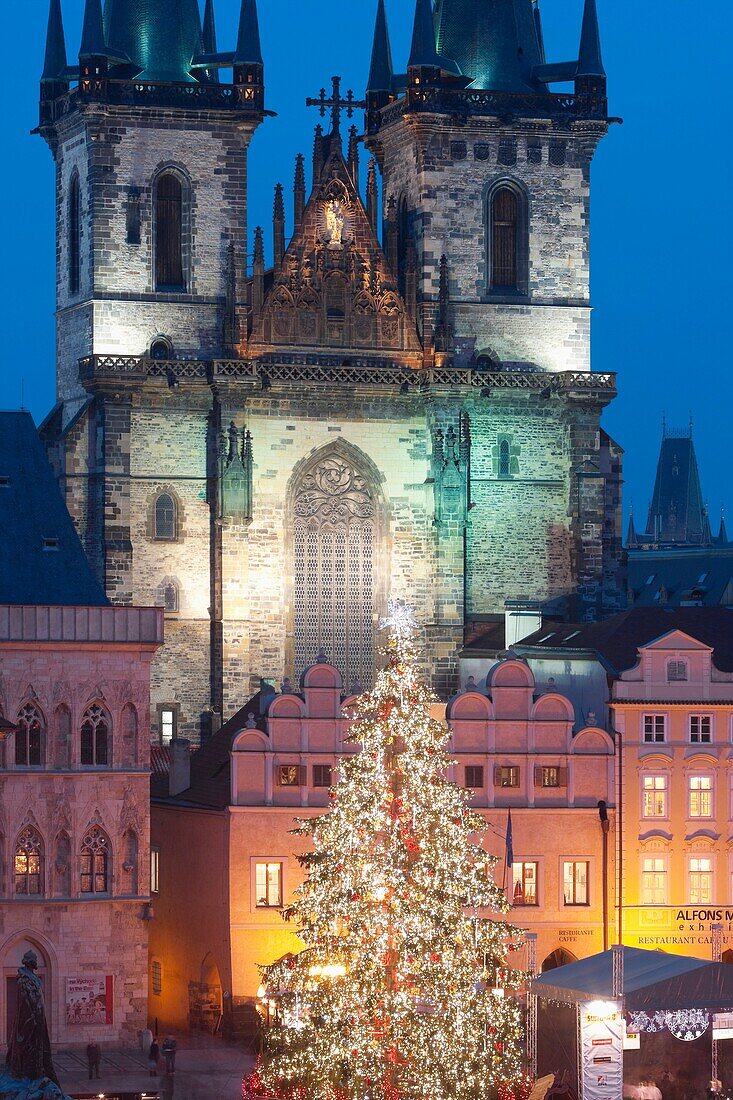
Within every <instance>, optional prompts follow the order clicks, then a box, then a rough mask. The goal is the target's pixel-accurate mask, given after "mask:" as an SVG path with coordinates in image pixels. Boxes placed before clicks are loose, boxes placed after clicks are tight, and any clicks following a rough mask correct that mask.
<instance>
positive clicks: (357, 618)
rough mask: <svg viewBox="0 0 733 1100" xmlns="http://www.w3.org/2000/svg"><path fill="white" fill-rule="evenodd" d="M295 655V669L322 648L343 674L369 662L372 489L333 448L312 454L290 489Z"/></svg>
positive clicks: (363, 676)
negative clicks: (314, 455)
mask: <svg viewBox="0 0 733 1100" xmlns="http://www.w3.org/2000/svg"><path fill="white" fill-rule="evenodd" d="M290 522H291V525H292V540H293V543H292V544H293V562H292V567H293V581H294V656H295V667H296V670H297V671H302V670H303V669H304V668H306V667H307V666H308V665H310V664H312V663H313V661H314V660H315V659H316V655H317V654H318V653H319V651H321V650H322V651H323V652H324V653H325V654H326V655H327V656H328V658H329V659H330V660H331V661H332V662H333V664H334V665H335V666H336V667H337V668H338V669H339V671H340V672H341V674H342V676H343V678H344V681H345V682H346V683H351V682H352V681H359V682H360V683H361V684H364V685H367V684H369V683H371V681H372V678H373V668H374V664H373V662H374V618H375V611H376V592H375V544H376V534H377V531H376V526H377V503H376V496H375V492H374V490H373V488H372V486H371V484H370V482H369V479H368V478H367V476H366V475H365V473H364V472H363V471H362V470H360V469H359V466H358V464H357V462H355V461H353V460H352V459H351V458H350V457H348V456H346V455H344V454H342V453H341V452H340V451H338V450H333V451H331V452H330V453H326V454H322V455H320V456H317V457H316V458H315V459H314V460H313V461H312V462H311V463H310V464H309V465H308V466H307V467H306V469H305V470H304V471H303V473H302V474H301V475H300V477H299V478H298V480H297V482H296V484H295V486H294V488H293V491H292V494H291V515H290Z"/></svg>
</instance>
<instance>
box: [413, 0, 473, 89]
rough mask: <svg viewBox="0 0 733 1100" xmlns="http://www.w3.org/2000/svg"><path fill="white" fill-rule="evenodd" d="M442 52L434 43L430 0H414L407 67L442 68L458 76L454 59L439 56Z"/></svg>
mask: <svg viewBox="0 0 733 1100" xmlns="http://www.w3.org/2000/svg"><path fill="white" fill-rule="evenodd" d="M442 52H443V51H438V49H437V48H436V45H435V25H434V23H433V5H432V0H415V21H414V23H413V25H412V45H411V47H410V59H409V61H408V62H407V67H408V68H413V67H414V68H417V67H419V66H422V67H425V68H429V69H443V70H444V71H445V72H449V73H453V74H454V75H455V76H460V75H461V70H460V68H459V67H458V65H457V64H456V62H455V60H454V59H453V58H452V57H451V56H450V55H449V54H448V55H446V56H441V54H442Z"/></svg>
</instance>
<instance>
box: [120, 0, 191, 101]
mask: <svg viewBox="0 0 733 1100" xmlns="http://www.w3.org/2000/svg"><path fill="white" fill-rule="evenodd" d="M104 29H105V37H106V41H107V45H108V46H109V47H111V48H112V49H113V50H114V51H115V52H117V53H120V54H121V55H122V56H127V57H129V58H130V60H131V62H132V63H133V65H134V68H135V70H139V76H140V78H141V79H142V80H156V81H167V80H170V81H176V82H182V83H193V81H194V79H195V78H194V77H193V76H192V75H191V62H192V60H193V58H194V57H195V56H196V55H197V54H199V53H200V51H201V44H202V42H201V16H200V14H199V7H198V0H152V2H151V0H106V3H105V6H104Z"/></svg>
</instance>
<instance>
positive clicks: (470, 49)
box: [435, 0, 545, 92]
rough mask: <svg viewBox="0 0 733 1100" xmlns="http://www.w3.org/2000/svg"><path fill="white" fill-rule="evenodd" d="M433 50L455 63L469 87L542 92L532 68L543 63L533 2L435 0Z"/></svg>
mask: <svg viewBox="0 0 733 1100" xmlns="http://www.w3.org/2000/svg"><path fill="white" fill-rule="evenodd" d="M435 29H436V44H437V50H438V53H439V54H441V55H442V56H443V57H449V58H451V59H452V60H453V61H455V62H456V63H457V65H458V66H459V67H460V70H461V72H462V73H463V75H464V76H466V77H470V78H472V80H473V84H472V85H471V87H473V88H481V89H485V90H487V91H494V92H543V91H545V88H544V86H543V85H542V84H540V83H539V82H538V81H537V80H536V79H535V78H534V77H533V76H532V69H533V68H534V67H535V66H537V65H540V64H541V63H542V56H541V49H540V42H539V38H538V36H537V25H536V23H535V18H534V13H533V11H532V0H493V2H492V0H437V3H436V5H435Z"/></svg>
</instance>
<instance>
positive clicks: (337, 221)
mask: <svg viewBox="0 0 733 1100" xmlns="http://www.w3.org/2000/svg"><path fill="white" fill-rule="evenodd" d="M345 224H346V219H345V217H344V212H343V209H342V207H341V203H340V202H339V201H338V199H331V201H330V202H329V204H328V206H327V207H326V229H327V230H328V233H329V248H340V247H341V245H342V243H343V242H342V237H343V232H344V226H345Z"/></svg>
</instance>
